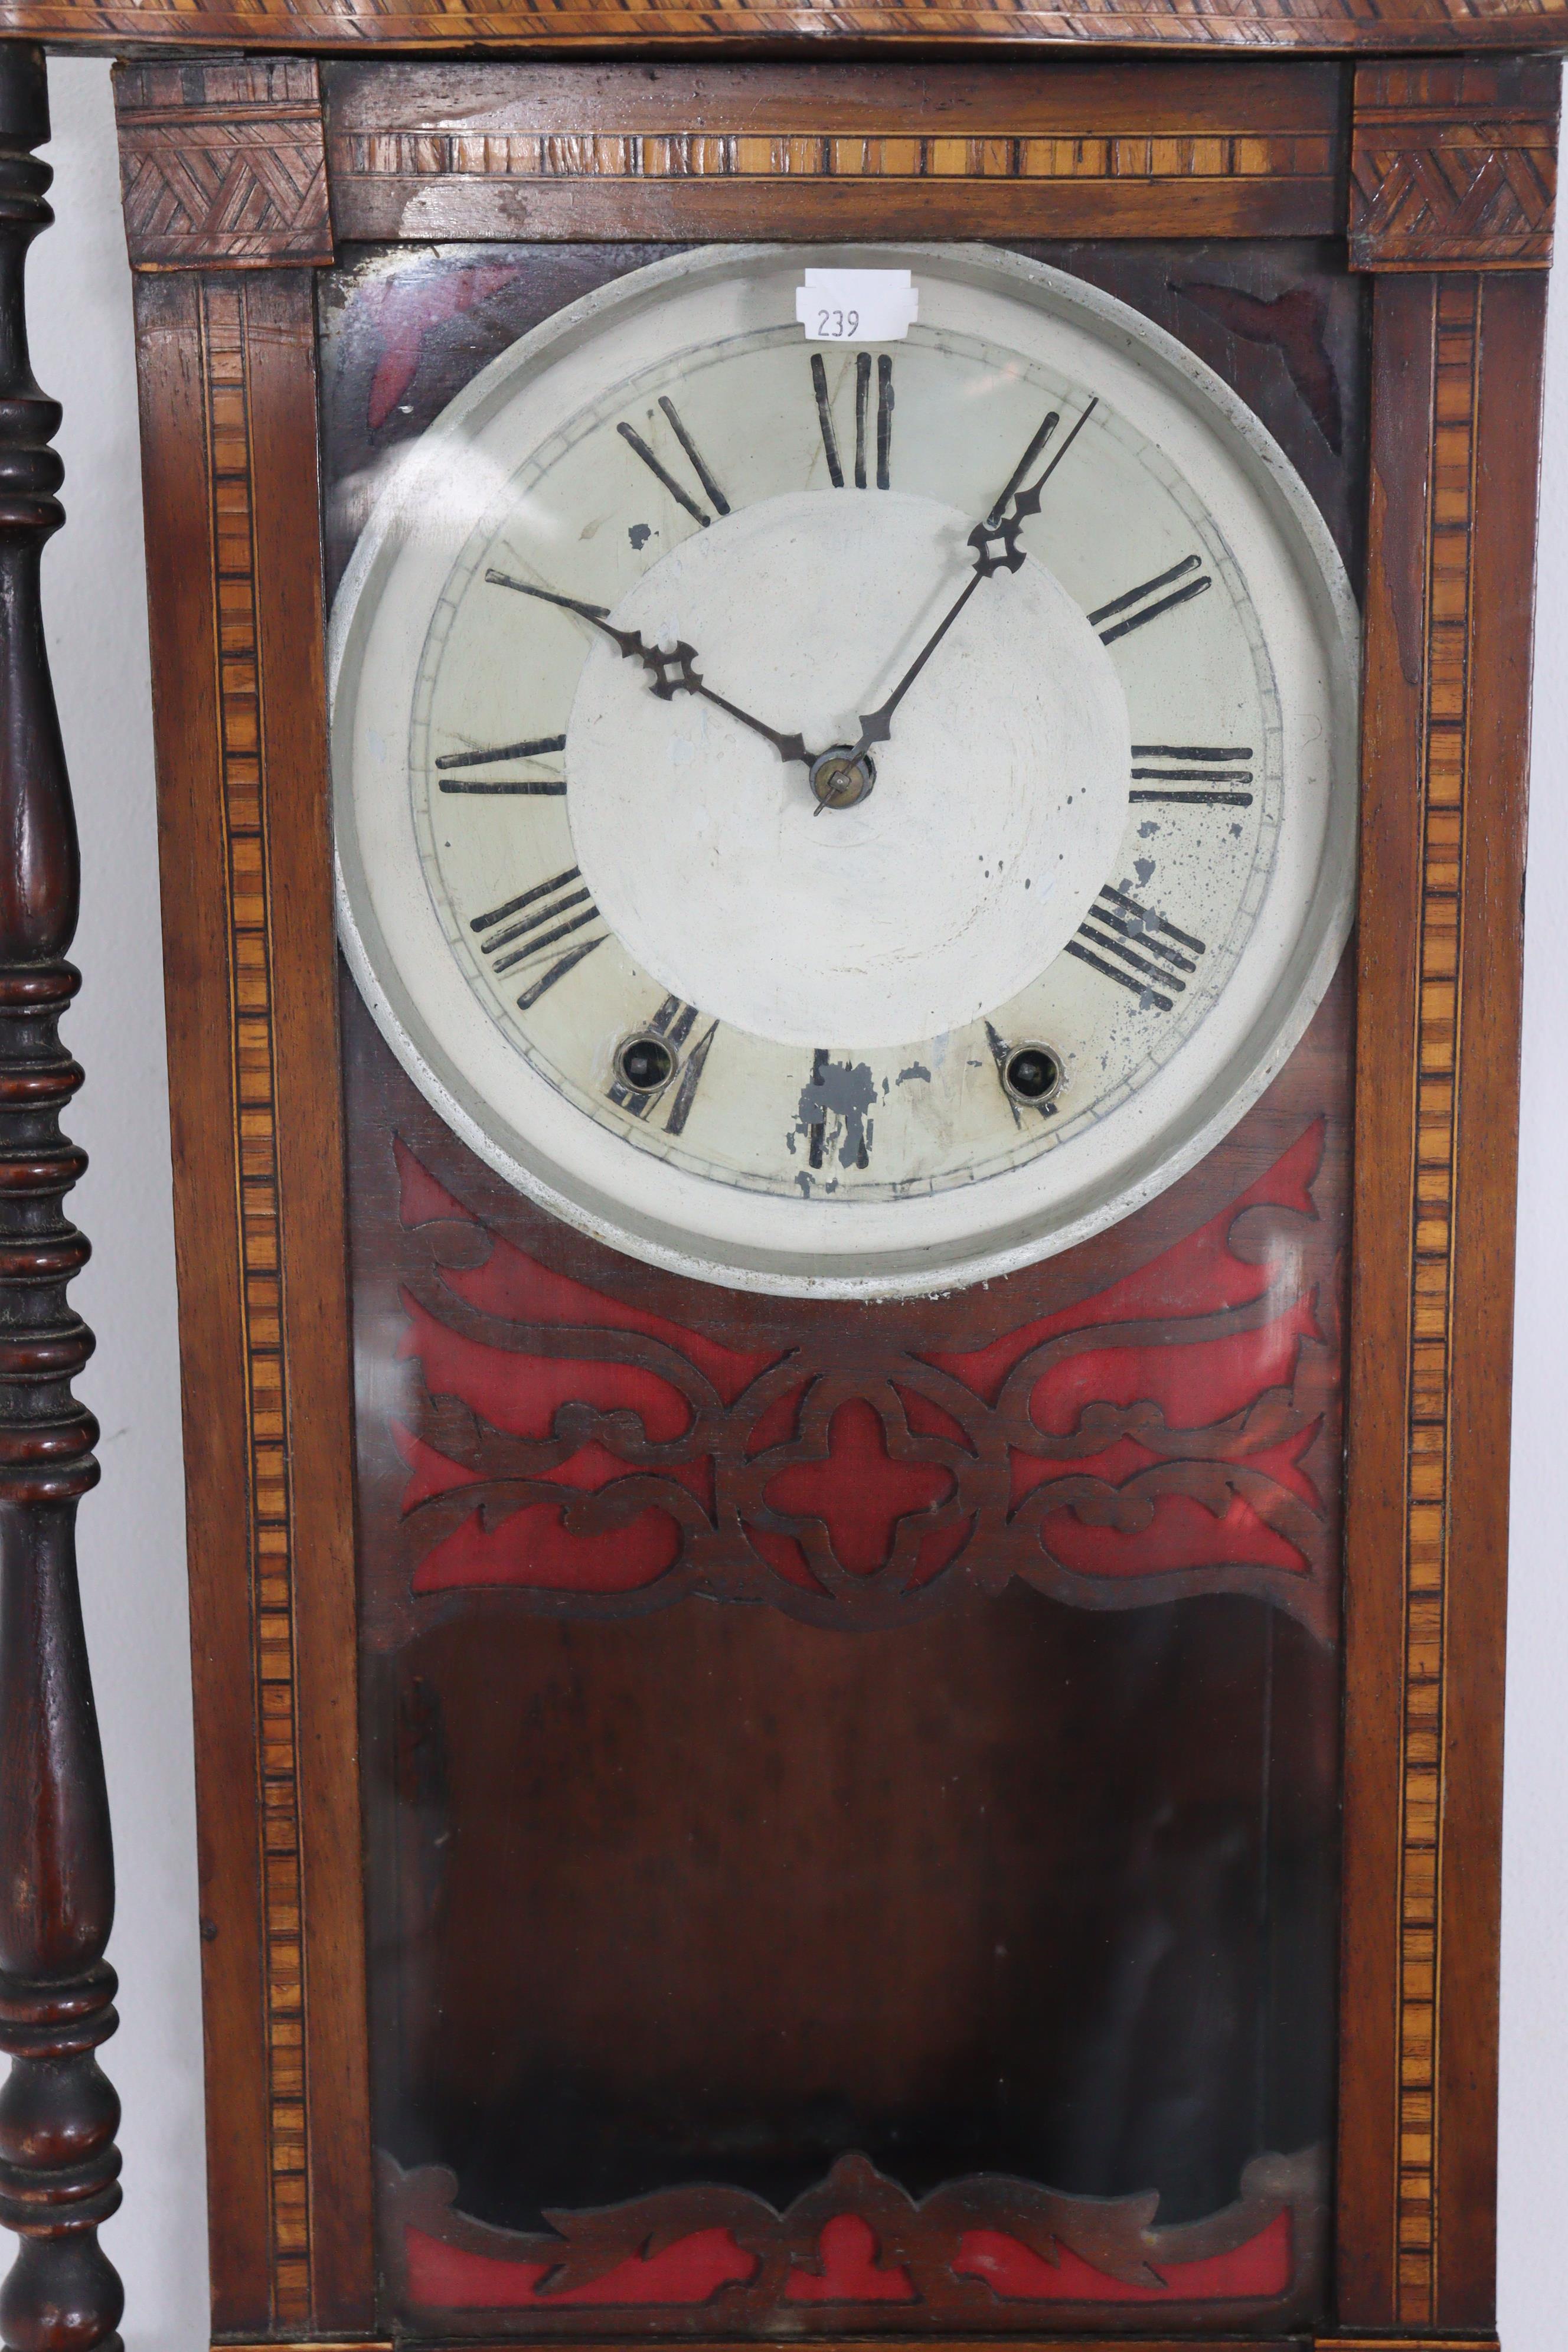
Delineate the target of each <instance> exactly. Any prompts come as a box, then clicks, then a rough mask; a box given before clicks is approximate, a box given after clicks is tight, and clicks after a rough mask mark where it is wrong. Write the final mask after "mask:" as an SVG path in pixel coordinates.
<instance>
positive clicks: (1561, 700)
mask: <svg viewBox="0 0 1568 2352" xmlns="http://www.w3.org/2000/svg"><path fill="white" fill-rule="evenodd" d="M50 95H51V102H52V105H53V109H54V121H55V138H54V142H53V143H52V145H51V146H50V148H49V149H48V151H47V152H48V156H49V160H50V161H51V162H52V163H53V164H54V167H55V172H56V183H55V190H54V202H55V205H56V209H57V211H58V215H59V225H58V226H57V227H56V228H54V229H53V230H51V231H50V232H49V233H48V234H47V236H45V237H43V238H42V239H41V240H40V241H39V243H38V244H37V246H36V247H35V248H34V258H33V262H32V264H31V268H30V277H31V286H30V299H29V312H30V317H31V322H32V332H33V352H34V365H35V372H36V373H37V378H38V381H39V383H42V384H43V385H44V387H45V388H46V390H47V391H49V392H51V393H53V394H55V396H56V397H57V398H58V399H59V400H61V401H63V402H64V404H65V423H64V425H63V426H62V428H61V431H60V435H59V446H60V449H61V451H62V454H63V456H64V458H65V463H66V491H65V496H66V502H67V506H68V511H69V520H68V524H67V527H66V529H65V530H64V531H63V532H62V533H61V534H60V536H59V537H58V539H57V540H56V541H55V542H54V544H53V546H52V548H51V550H50V552H49V554H48V556H47V560H46V568H45V573H44V587H45V596H46V612H47V624H48V638H49V649H50V654H51V656H52V658H53V662H54V668H55V683H56V688H57V691H58V697H59V702H60V709H61V716H62V719H63V722H64V728H65V738H66V750H67V752H68V756H69V760H70V766H71V774H72V777H73V780H74V782H75V786H76V794H77V803H78V810H79V820H80V824H81V832H82V837H83V842H84V844H85V856H84V861H83V862H84V876H83V888H82V921H81V948H80V957H79V960H80V962H81V965H82V969H83V972H84V975H85V980H86V986H85V989H84V991H83V994H82V999H81V1003H80V1007H79V1010H78V1011H76V1012H74V1013H72V1015H71V1017H70V1021H69V1024H68V1029H67V1034H68V1038H69V1041H70V1044H71V1047H72V1050H73V1051H74V1052H75V1053H76V1054H77V1055H78V1057H79V1059H80V1060H81V1061H82V1062H83V1063H84V1065H85V1066H86V1069H87V1073H88V1082H87V1087H86V1089H85V1091H84V1093H83V1094H82V1095H81V1097H79V1103H78V1105H77V1107H76V1110H75V1115H74V1118H73V1122H72V1126H73V1131H74V1133H75V1134H76V1135H77V1136H78V1138H79V1139H80V1141H81V1142H82V1143H83V1144H85V1146H86V1148H87V1150H89V1152H90V1153H91V1155H92V1160H93V1165H92V1167H91V1169H90V1170H89V1173H88V1175H87V1177H86V1178H85V1180H84V1181H83V1182H82V1184H81V1187H80V1189H79V1192H77V1194H76V1195H75V1202H76V1213H77V1215H78V1217H79V1221H80V1223H81V1224H82V1226H83V1227H84V1229H85V1230H86V1231H87V1233H88V1234H90V1236H91V1237H92V1240H93V1243H94V1244H95V1246H96V1248H97V1251H98V1253H99V1255H98V1256H97V1258H96V1259H95V1261H94V1263H93V1264H92V1265H91V1266H89V1269H88V1271H87V1273H86V1274H85V1275H84V1276H83V1277H82V1279H81V1281H80V1283H79V1285H78V1286H77V1289H76V1292H75V1294H74V1295H75V1297H76V1299H77V1301H78V1303H79V1307H80V1308H81V1311H82V1312H83V1314H84V1315H85V1316H86V1317H87V1318H88V1320H89V1322H90V1323H91V1324H92V1326H93V1328H95V1329H96V1330H97V1332H98V1333H99V1335H100V1336H99V1353H98V1356H97V1358H96V1359H95V1360H94V1362H93V1364H92V1365H91V1366H90V1367H89V1371H88V1374H87V1377H86V1379H85V1380H84V1381H82V1382H81V1383H80V1384H79V1385H80V1386H81V1389H82V1391H83V1393H84V1394H85V1396H86V1397H87V1399H88V1401H89V1403H90V1404H91V1406H92V1408H93V1410H94V1411H95V1412H97V1413H98V1414H99V1415H100V1418H101V1421H102V1423H103V1430H104V1440H103V1446H102V1459H103V1467H104V1479H103V1485H102V1486H101V1487H100V1490H99V1492H98V1493H97V1494H96V1495H94V1496H91V1497H90V1498H89V1501H88V1502H87V1503H86V1505H85V1506H84V1507H83V1511H82V1526H81V1549H82V1564H83V1583H84V1588H85V1600H86V1606H87V1620H88V1634H89V1641H90V1643H91V1645H92V1653H93V1658H94V1663H95V1666H96V1671H97V1681H98V1696H99V1708H100V1715H101V1717H102V1721H103V1736H104V1747H105V1749H106V1751H107V1756H108V1766H109V1775H110V1790H111V1791H112V1795H113V1800H114V1811H115V1832H116V1843H117V1847H118V1854H119V1867H120V1889H121V1892H120V1915H119V1924H118V1927H117V1928H116V1930H115V1937H114V1942H113V1946H112V1948H111V1957H112V1958H113V1960H114V1962H115V1965H116V1967H117V1968H118V1969H119V1970H120V1972H121V1982H122V2000H121V2010H122V2015H123V2018H124V2023H123V2026H122V2028H121V2033H120V2035H119V2038H118V2039H117V2040H116V2041H115V2042H111V2043H110V2046H109V2048H108V2050H107V2052H106V2053H105V2059H106V2063H107V2064H108V2066H109V2068H110V2072H111V2073H112V2074H113V2077H114V2080H115V2081H116V2083H117V2084H119V2087H120V2090H121V2095H122V2097H123V2099H124V2103H125V2127H124V2133H123V2146H124V2149H125V2179H126V2202H125V2207H124V2210H123V2212H122V2213H121V2215H120V2217H119V2218H118V2219H117V2220H116V2221H113V2222H112V2223H111V2224H110V2228H109V2230H108V2231H106V2233H105V2242H106V2243H107V2245H108V2247H109V2249H110V2252H111V2253H112V2255H113V2257H114V2260H115V2261H116V2262H117V2263H119V2265H120V2267H121V2271H122V2273H123V2274H124V2277H125V2282H126V2289H127V2309H126V2324H125V2336H126V2341H127V2344H128V2346H129V2347H131V2352H154V2347H156V2352H195V2347H200V2346H205V2343H206V2340H207V2336H206V2324H205V2311H206V2303H205V2298H206V2277H205V2271H206V2240H205V2213H204V2208H203V2178H202V2140H201V2034H200V2019H199V2010H198V1993H197V1981H198V1969H197V1940H196V1900H195V1810H194V1804H193V1799H192V1791H191V1710H190V1696H189V1683H188V1671H189V1669H188V1659H187V1654H186V1646H185V1645H186V1616H185V1594H184V1526H183V1514H182V1497H181V1485H180V1437H179V1392H178V1381H177V1370H176V1358H175V1337H174V1256H173V1242H172V1236H171V1225H170V1212H169V1141H168V1127H167V1118H166V1099H165V1094H166V1076H165V1069H164V1057H163V1001H162V979H161V968H160V960H159V934H158V922H159V917H158V896H157V867H156V851H155V845H154V837H153V755H152V733H151V714H150V710H149V703H148V687H147V630H146V612H145V604H144V593H143V581H142V537H141V520H140V511H139V495H140V484H139V474H138V457H137V442H136V394H135V380H134V373H133V365H132V339H131V286H130V276H129V272H128V270H127V268H126V262H125V247H124V240H123V236H122V234H121V224H120V209H119V199H118V193H117V189H116V184H115V162H114V126H113V119H112V110H111V107H110V89H109V68H108V66H107V65H106V64H104V63H102V62H101V61H100V60H97V59H78V60H71V61H68V62H66V61H61V60H56V61H54V62H53V63H52V65H51V68H50ZM1565 633H1568V294H1564V293H1563V289H1562V286H1561V283H1560V282H1559V283H1555V284H1554V287H1553V307H1552V332H1551V343H1550V351H1549V356H1548V366H1547V404H1546V462H1545V476H1544V480H1543V484H1542V570H1541V607H1540V625H1539V636H1538V654H1537V690H1536V720H1535V723H1536V735H1535V790H1534V814H1533V817H1532V820H1531V869H1530V898H1529V920H1530V948H1529V953H1528V957H1527V963H1526V990H1525V1114H1524V1158H1523V1172H1522V1179H1521V1201H1520V1264H1521V1269H1522V1279H1521V1286H1520V1299H1519V1354H1518V1385H1517V1389H1516V1394H1515V1415H1514V1430H1515V1436H1514V1465H1513V1475H1514V1505H1513V1544H1512V1617H1511V1625H1510V1646H1509V1677H1510V1687H1509V1709H1508V1775H1509V1778H1508V1800H1507V1815H1506V1853H1505V1888H1504V1898H1505V1899H1504V1921H1503V1930H1504V1934H1503V2098H1502V2206H1501V2225H1500V2235H1501V2244H1500V2265H1501V2278H1500V2301H1501V2312H1502V2334H1503V2340H1504V2344H1505V2347H1507V2352H1560V2347H1561V2346H1562V2344H1563V2336H1564V2323H1563V2315H1562V2295H1563V2290H1562V2285H1561V2261H1560V2252H1559V2240H1558V2235H1557V2232H1558V2231H1559V2230H1560V2229H1561V2228H1562V2226H1563V2224H1562V2216H1563V2213H1564V2212H1568V1998H1565V1993H1564V1966H1563V1946H1564V1943H1565V1941H1568V1834H1565V1829H1568V1818H1565V1816H1568V1808H1565V1806H1564V1802H1563V1783H1564V1779H1565V1777H1568V1755H1565V1753H1564V1739H1563V1735H1564V1728H1565V1721H1564V1717H1565V1709H1564V1702H1563V1681H1564V1667H1565V1665H1568V1573H1565V1571H1564V1561H1563V1552H1564V1537H1565V1527H1568V1512H1565V1508H1564V1495H1563V1480H1562V1475H1561V1465H1562V1463H1563V1457H1564V1454H1565V1452H1568V1432H1565V1430H1564V1427H1563V1414H1562V1409H1561V1404H1560V1399H1561V1398H1562V1396H1563V1393H1564V1391H1565V1390H1568V1335H1565V1331H1564V1323H1565V1319H1568V1318H1565V1314H1564V1309H1565V1307H1568V1215H1565V1214H1564V1207H1563V1181H1562V1175H1561V1167H1562V1163H1563V1160H1564V1158H1565V1157H1568V1095H1565V1093H1564V1087H1563V1066H1564V1045H1563V1041H1564V1040H1565V1039H1568V922H1565V921H1564V919H1563V909H1564V908H1565V906H1568V792H1565V790H1564V786H1563V761H1564V754H1565V752H1568V659H1565V658H1564V650H1563V648H1564V638H1565Z"/></svg>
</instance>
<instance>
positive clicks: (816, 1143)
mask: <svg viewBox="0 0 1568 2352" xmlns="http://www.w3.org/2000/svg"><path fill="white" fill-rule="evenodd" d="M828 1059H829V1055H828V1048H827V1047H826V1045H819V1046H818V1047H817V1049H816V1053H815V1054H813V1055H812V1057H811V1083H812V1087H813V1088H814V1089H815V1091H816V1097H817V1100H818V1101H819V1102H820V1101H821V1099H822V1082H823V1080H824V1078H826V1076H827V1064H828ZM826 1143H827V1118H826V1113H824V1114H822V1115H820V1116H819V1117H817V1118H814V1119H813V1120H812V1122H811V1126H810V1128H809V1129H807V1132H806V1145H805V1157H806V1164H807V1166H808V1167H811V1168H820V1167H821V1165H822V1155H823V1152H824V1150H825V1149H826Z"/></svg>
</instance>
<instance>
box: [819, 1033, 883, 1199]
mask: <svg viewBox="0 0 1568 2352" xmlns="http://www.w3.org/2000/svg"><path fill="white" fill-rule="evenodd" d="M832 1062H833V1052H832V1048H831V1047H830V1046H827V1045H818V1046H817V1048H816V1052H815V1053H814V1054H813V1055H812V1057H811V1091H812V1093H813V1094H814V1095H815V1096H816V1100H817V1102H818V1103H819V1104H821V1103H822V1102H823V1099H824V1097H823V1091H822V1090H823V1087H824V1086H825V1085H826V1079H827V1073H828V1070H829V1068H830V1067H831V1066H832ZM826 1152H827V1112H826V1108H822V1109H820V1110H819V1111H818V1114H817V1116H816V1118H814V1119H813V1120H812V1122H811V1125H810V1126H809V1127H808V1128H807V1129H806V1141H805V1160H806V1165H807V1167H808V1168H820V1167H821V1166H822V1163H823V1160H824V1159H825V1158H826ZM855 1165H856V1167H857V1168H869V1166H870V1165H871V1146H870V1142H869V1140H868V1137H867V1134H866V1129H865V1124H864V1122H863V1121H862V1123H861V1128H860V1140H859V1144H858V1149H857V1150H856V1153H855Z"/></svg>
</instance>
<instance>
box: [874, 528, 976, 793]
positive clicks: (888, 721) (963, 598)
mask: <svg viewBox="0 0 1568 2352" xmlns="http://www.w3.org/2000/svg"><path fill="white" fill-rule="evenodd" d="M984 578H985V574H984V572H978V571H977V572H971V573H970V575H969V577H968V579H967V580H966V581H965V582H964V583H963V587H962V588H961V589H960V590H959V593H958V594H957V595H956V596H955V597H954V598H953V601H952V604H950V605H949V606H948V608H947V611H946V613H945V614H943V615H942V619H941V620H940V621H939V622H938V623H937V625H936V627H935V628H934V629H933V630H932V631H931V635H930V636H929V637H928V638H927V639H926V641H925V643H924V645H923V646H921V649H920V651H919V653H918V654H917V655H916V656H915V657H914V659H913V661H912V662H911V663H910V666H909V667H908V669H907V670H906V671H905V672H904V674H903V676H902V677H901V678H900V680H899V682H898V684H897V686H895V687H894V688H893V690H892V692H891V694H889V697H888V698H887V700H886V702H884V703H881V704H879V707H878V708H877V709H875V710H866V711H862V712H861V714H860V735H859V740H858V742H857V743H856V745H855V748H854V750H853V751H851V752H850V754H849V758H850V761H852V762H853V761H856V760H858V759H859V758H860V756H861V754H862V752H865V751H869V750H870V748H871V746H872V744H873V743H885V742H886V741H887V740H888V738H889V735H890V734H891V733H892V731H893V713H894V711H895V710H896V709H898V707H899V705H900V702H902V700H903V698H904V697H905V695H906V694H908V692H909V690H910V687H911V686H913V684H914V682H915V680H916V678H917V677H919V676H920V674H921V670H922V669H924V667H925V666H926V664H927V662H928V661H930V659H931V656H932V654H934V653H935V651H936V649H937V647H938V646H940V645H941V643H942V639H943V637H945V636H946V635H947V633H948V631H949V629H951V628H952V625H953V623H954V621H956V620H957V618H958V616H959V614H960V613H962V612H963V608H964V606H965V605H966V604H968V602H969V600H970V598H971V597H972V596H973V593H974V592H975V590H976V589H977V588H978V587H979V585H980V583H981V582H982V581H983V580H984Z"/></svg>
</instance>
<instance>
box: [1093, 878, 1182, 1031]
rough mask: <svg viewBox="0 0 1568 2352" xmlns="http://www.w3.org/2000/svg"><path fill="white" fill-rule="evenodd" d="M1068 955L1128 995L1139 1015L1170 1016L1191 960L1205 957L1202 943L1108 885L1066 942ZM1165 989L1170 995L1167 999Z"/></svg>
mask: <svg viewBox="0 0 1568 2352" xmlns="http://www.w3.org/2000/svg"><path fill="white" fill-rule="evenodd" d="M1086 943H1087V944H1086ZM1067 951H1068V955H1070V956H1076V957H1077V958H1078V960H1079V962H1080V963H1087V964H1089V965H1090V966H1091V967H1092V968H1093V970H1094V971H1098V972H1100V973H1101V974H1102V975H1103V976H1104V978H1105V979H1107V980H1113V981H1115V982H1117V983H1118V985H1119V986H1120V987H1122V988H1125V989H1129V990H1131V993H1132V994H1133V995H1134V996H1135V997H1137V999H1138V1001H1139V1003H1140V1005H1141V1007H1142V1010H1143V1011H1145V1012H1147V1011H1149V1010H1150V1009H1151V1008H1153V1009H1155V1010H1157V1011H1159V1012H1161V1013H1170V1012H1172V1011H1173V1009H1174V999H1175V997H1176V996H1179V995H1180V994H1181V993H1182V992H1183V991H1184V989H1185V987H1186V984H1187V979H1190V978H1191V976H1192V975H1193V973H1194V972H1195V971H1196V970H1197V964H1196V963H1195V961H1194V958H1195V957H1197V956H1201V955H1206V954H1207V953H1208V950H1207V948H1206V947H1205V944H1204V942H1203V940H1194V938H1193V936H1192V934H1191V932H1190V931H1179V930H1178V929H1176V926H1175V925H1174V923H1168V922H1167V921H1166V920H1165V918H1164V916H1163V915H1157V914H1155V912H1154V911H1153V908H1151V907H1141V906H1140V905H1139V903H1138V901H1137V899H1136V898H1129V897H1128V896H1127V893H1126V892H1125V891H1124V890H1113V889H1112V888H1111V887H1110V883H1109V882H1108V883H1106V884H1105V885H1104V886H1103V887H1101V890H1100V896H1099V898H1097V899H1096V900H1095V903H1094V905H1093V906H1092V907H1091V908H1089V913H1088V915H1087V916H1086V917H1085V919H1084V920H1083V921H1082V922H1081V923H1080V924H1079V927H1078V938H1077V939H1076V940H1068V945H1067ZM1108 959H1110V961H1108ZM1183 974H1185V975H1186V978H1184V977H1183ZM1167 989H1169V990H1171V991H1172V992H1173V993H1172V994H1171V995H1169V996H1168V995H1166V994H1165V991H1166V990H1167Z"/></svg>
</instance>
